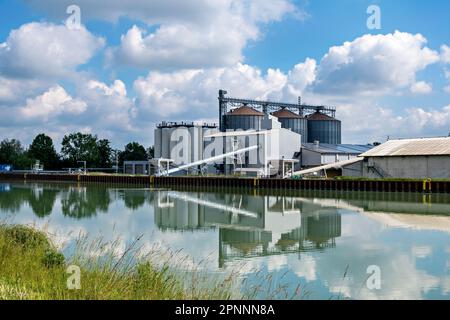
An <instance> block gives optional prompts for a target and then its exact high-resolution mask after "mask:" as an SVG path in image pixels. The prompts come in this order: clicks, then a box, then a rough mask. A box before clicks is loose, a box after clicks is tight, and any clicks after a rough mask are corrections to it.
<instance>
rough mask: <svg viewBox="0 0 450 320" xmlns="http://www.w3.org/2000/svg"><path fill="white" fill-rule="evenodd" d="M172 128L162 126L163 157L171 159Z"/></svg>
mask: <svg viewBox="0 0 450 320" xmlns="http://www.w3.org/2000/svg"><path fill="white" fill-rule="evenodd" d="M170 133H171V132H170V128H162V134H161V144H162V147H161V158H165V159H170Z"/></svg>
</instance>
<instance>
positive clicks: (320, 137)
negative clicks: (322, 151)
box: [307, 111, 341, 144]
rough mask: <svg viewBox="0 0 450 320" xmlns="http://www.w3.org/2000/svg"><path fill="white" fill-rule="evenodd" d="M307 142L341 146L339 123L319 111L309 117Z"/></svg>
mask: <svg viewBox="0 0 450 320" xmlns="http://www.w3.org/2000/svg"><path fill="white" fill-rule="evenodd" d="M307 119H308V142H310V143H313V142H315V141H319V142H320V143H328V144H341V121H339V120H337V119H336V118H333V117H330V116H329V115H326V114H324V113H322V112H320V111H316V112H315V113H313V114H311V115H309V116H308V117H307Z"/></svg>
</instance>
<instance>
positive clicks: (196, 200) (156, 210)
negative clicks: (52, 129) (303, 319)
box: [0, 183, 450, 299]
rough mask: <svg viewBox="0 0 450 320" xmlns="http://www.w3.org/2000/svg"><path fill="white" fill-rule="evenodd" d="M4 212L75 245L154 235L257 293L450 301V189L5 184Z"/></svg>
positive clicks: (119, 246)
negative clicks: (431, 191) (83, 240)
mask: <svg viewBox="0 0 450 320" xmlns="http://www.w3.org/2000/svg"><path fill="white" fill-rule="evenodd" d="M0 221H3V222H6V223H14V224H28V225H34V226H36V227H38V228H42V229H45V230H46V231H48V232H49V233H50V234H51V235H52V237H53V238H54V239H55V241H56V242H57V243H59V245H60V246H61V248H63V250H64V252H65V253H66V254H70V253H69V252H70V250H71V249H70V248H73V247H74V245H75V242H76V240H77V239H79V237H80V235H81V234H83V235H87V236H88V237H92V238H95V237H99V236H101V237H102V239H104V240H105V241H115V243H116V246H115V249H114V250H119V251H120V250H125V249H126V247H127V245H129V244H130V243H132V242H133V241H134V240H135V239H136V238H138V237H140V236H142V239H141V240H140V241H141V243H142V246H143V247H144V248H145V247H148V248H153V247H154V246H155V244H157V245H158V246H159V247H164V248H170V250H173V251H178V250H180V251H182V252H183V254H185V255H187V256H188V257H189V261H188V260H184V261H185V262H184V263H186V264H198V265H199V266H201V268H204V269H205V270H206V271H207V272H211V273H212V274H217V275H221V274H226V273H228V272H234V273H238V274H239V277H241V278H242V279H245V281H244V283H245V284H243V286H247V287H249V288H250V287H252V288H254V287H259V288H260V293H258V295H257V296H256V297H257V298H276V299H285V298H290V297H293V296H295V297H297V298H302V299H449V298H450V196H449V195H422V194H394V193H367V192H366V193H364V192H324V191H285V192H263V191H245V190H244V191H243V190H221V191H214V190H211V192H199V191H193V190H184V191H180V190H169V189H156V190H154V189H132V188H119V187H114V186H110V187H108V186H98V185H73V184H50V183H29V184H26V183H0ZM274 288H282V290H281V289H274ZM241 290H243V291H245V288H241Z"/></svg>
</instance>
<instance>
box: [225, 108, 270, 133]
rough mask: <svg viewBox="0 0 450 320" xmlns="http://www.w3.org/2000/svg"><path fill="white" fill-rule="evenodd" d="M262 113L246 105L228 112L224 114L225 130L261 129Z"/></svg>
mask: <svg viewBox="0 0 450 320" xmlns="http://www.w3.org/2000/svg"><path fill="white" fill-rule="evenodd" d="M263 118H264V113H262V112H259V111H257V110H255V109H253V108H250V107H248V106H242V107H240V108H237V109H234V110H232V111H231V112H228V113H227V115H226V116H225V123H226V130H240V129H241V130H261V123H262V119H263Z"/></svg>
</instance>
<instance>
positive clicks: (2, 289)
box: [0, 225, 238, 300]
mask: <svg viewBox="0 0 450 320" xmlns="http://www.w3.org/2000/svg"><path fill="white" fill-rule="evenodd" d="M139 240H140V239H136V241H135V242H133V243H132V244H131V245H129V246H128V247H127V248H126V249H125V250H124V251H122V252H120V253H117V250H115V249H117V242H116V243H109V244H107V243H104V242H103V241H101V239H99V240H97V241H93V242H90V243H89V242H87V241H86V239H83V238H80V240H79V241H78V243H77V246H76V248H77V249H76V251H75V253H74V254H73V256H72V257H69V258H64V256H63V255H62V254H61V253H59V252H58V251H57V250H56V248H55V246H54V245H53V244H52V243H51V241H50V240H49V239H48V237H47V236H46V234H44V233H43V232H40V231H37V230H35V229H33V228H30V227H24V226H6V225H0V299H8V300H17V299H37V300H68V299H69V300H111V299H112V300H122V299H123V300H169V299H170V300H172V299H183V300H192V299H193V300H196V299H201V300H207V299H221V300H225V299H231V298H238V297H236V296H235V295H234V293H235V290H234V287H235V285H236V277H235V276H234V275H233V274H232V273H230V274H229V275H228V276H227V277H223V278H214V277H211V276H210V275H207V274H206V273H202V272H200V271H199V270H198V269H196V268H193V269H191V270H190V271H189V272H183V273H179V272H177V271H175V270H176V269H177V267H176V265H177V264H179V265H180V266H181V265H183V264H184V263H185V261H184V260H183V259H184V258H182V255H180V253H179V252H170V251H164V252H163V251H161V250H160V249H155V248H153V249H151V250H148V252H145V251H143V248H141V247H139V245H138V244H139ZM92 253H94V254H92ZM70 265H75V266H78V267H79V268H80V270H81V288H80V289H79V290H71V289H69V288H68V286H67V280H68V277H70V275H71V274H69V273H67V267H68V266H70Z"/></svg>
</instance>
